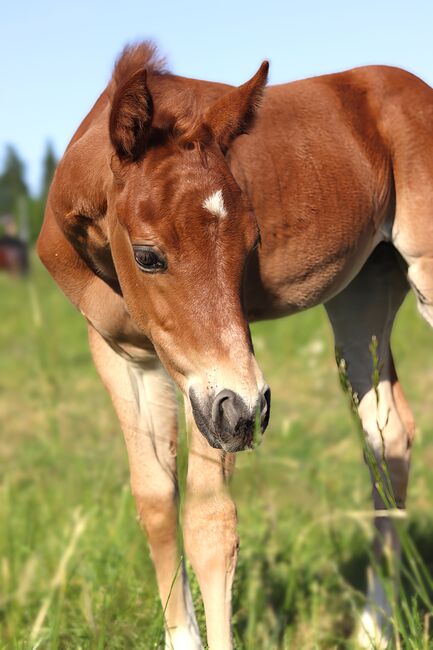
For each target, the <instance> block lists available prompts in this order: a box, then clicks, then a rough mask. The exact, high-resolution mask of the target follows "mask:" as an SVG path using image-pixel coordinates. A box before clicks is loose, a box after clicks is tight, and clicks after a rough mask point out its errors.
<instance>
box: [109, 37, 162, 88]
mask: <svg viewBox="0 0 433 650" xmlns="http://www.w3.org/2000/svg"><path fill="white" fill-rule="evenodd" d="M142 68H146V69H147V73H148V75H164V74H167V72H168V71H167V69H166V61H165V59H164V57H162V56H160V54H159V53H158V50H157V47H156V45H155V44H154V43H152V42H151V41H144V42H142V43H132V44H130V45H126V47H125V48H124V49H123V51H122V53H121V54H120V56H119V58H118V59H117V61H116V64H115V66H114V70H113V75H112V77H111V81H110V84H109V88H110V90H112V91H114V90H115V89H116V88H118V87H119V86H120V85H121V84H122V83H123V82H124V81H125V79H128V78H129V77H131V76H132V75H133V74H134V73H135V72H137V71H138V70H141V69H142Z"/></svg>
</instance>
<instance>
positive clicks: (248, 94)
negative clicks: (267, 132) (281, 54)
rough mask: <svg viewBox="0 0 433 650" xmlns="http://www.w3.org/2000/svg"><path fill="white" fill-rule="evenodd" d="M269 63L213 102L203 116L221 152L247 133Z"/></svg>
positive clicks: (252, 120)
mask: <svg viewBox="0 0 433 650" xmlns="http://www.w3.org/2000/svg"><path fill="white" fill-rule="evenodd" d="M268 70H269V62H268V61H263V63H262V65H261V66H260V68H259V69H258V70H257V72H256V74H255V75H254V77H252V78H251V79H250V80H249V81H247V82H246V83H244V84H242V86H239V87H238V88H234V89H233V90H230V91H229V92H228V93H226V94H225V95H223V96H222V97H221V98H220V99H217V101H216V102H214V103H213V104H212V105H211V106H210V107H209V108H208V109H207V111H206V112H205V115H204V123H205V126H206V127H207V128H208V129H210V131H211V133H212V134H213V136H214V138H215V140H216V141H217V142H218V144H219V146H220V147H221V149H222V151H223V152H226V151H227V149H228V148H229V146H230V145H231V143H232V142H233V140H234V139H235V138H237V136H238V135H241V134H242V133H247V132H248V130H249V129H250V128H251V126H252V125H253V122H254V118H255V115H256V111H257V108H258V106H259V104H260V100H261V98H262V95H263V91H264V88H265V85H266V81H267V79H268Z"/></svg>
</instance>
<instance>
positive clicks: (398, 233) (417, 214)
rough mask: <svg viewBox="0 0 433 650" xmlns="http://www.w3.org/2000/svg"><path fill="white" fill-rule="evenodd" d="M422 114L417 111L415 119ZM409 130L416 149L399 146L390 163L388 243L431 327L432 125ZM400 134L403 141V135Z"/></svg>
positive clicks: (432, 254)
mask: <svg viewBox="0 0 433 650" xmlns="http://www.w3.org/2000/svg"><path fill="white" fill-rule="evenodd" d="M422 114H423V112H422V111H421V110H420V112H419V115H420V116H421V115H422ZM426 114H427V113H426ZM429 114H430V115H431V111H430V113H429ZM412 127H413V129H414V131H413V135H412V137H415V138H418V139H419V146H417V147H414V146H413V142H407V143H406V142H402V143H400V149H401V153H400V154H399V151H400V149H399V148H397V151H396V153H395V156H394V158H395V160H394V161H393V169H394V179H395V188H396V197H397V201H396V213H395V218H394V223H393V226H392V233H391V239H392V243H393V244H394V246H395V248H396V249H397V250H398V251H399V253H400V254H401V256H402V257H403V259H404V260H405V262H406V263H407V265H408V280H409V283H410V285H411V287H412V289H413V290H414V292H415V294H416V297H417V302H418V309H419V311H420V313H421V314H422V315H423V316H424V318H425V320H426V321H427V322H428V323H429V324H430V325H431V326H432V327H433V157H432V147H433V140H432V136H431V133H432V125H431V121H430V120H429V122H428V124H427V125H426V126H425V125H424V124H421V125H420V124H413V125H412ZM417 128H418V132H417V131H416V129H417ZM403 134H404V135H403V136H402V137H406V135H405V132H404V131H403ZM415 141H416V140H415Z"/></svg>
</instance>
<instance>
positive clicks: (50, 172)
mask: <svg viewBox="0 0 433 650" xmlns="http://www.w3.org/2000/svg"><path fill="white" fill-rule="evenodd" d="M56 167H57V157H56V154H55V153H54V149H53V146H52V144H51V142H48V143H47V146H46V149H45V154H44V157H43V160H42V186H41V199H42V201H43V202H45V201H46V198H47V196H48V190H49V189H50V185H51V181H52V180H53V176H54V172H55V170H56Z"/></svg>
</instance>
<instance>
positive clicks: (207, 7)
mask: <svg viewBox="0 0 433 650" xmlns="http://www.w3.org/2000/svg"><path fill="white" fill-rule="evenodd" d="M0 34H1V37H0V61H1V66H0V163H1V162H2V158H3V154H4V150H5V146H6V144H13V145H14V146H15V147H16V148H17V149H18V151H19V153H20V155H21V157H22V158H23V159H24V160H25V162H26V166H27V179H28V182H29V184H30V186H31V188H32V190H33V191H37V189H38V186H39V183H40V174H41V159H42V156H43V152H44V150H45V147H46V143H47V142H48V141H50V142H52V144H53V145H54V149H55V151H56V153H57V155H59V156H60V155H61V154H62V153H63V151H64V149H65V147H66V145H67V143H68V141H69V139H70V137H71V136H72V134H73V132H74V131H75V130H76V128H77V127H78V125H79V123H80V121H81V120H82V118H83V117H84V116H85V115H86V113H87V112H88V111H89V109H90V108H91V106H92V104H93V102H94V101H95V99H96V98H97V96H98V95H99V93H100V92H101V91H102V89H103V88H104V87H105V85H106V83H107V81H108V79H109V77H110V72H111V69H112V66H113V63H114V61H115V59H116V57H117V55H118V54H119V52H120V51H121V50H122V48H123V46H124V45H125V44H126V43H128V42H134V41H137V40H143V39H148V38H151V39H153V40H154V41H155V42H156V43H157V45H158V46H159V49H160V52H161V53H162V54H163V55H164V56H166V59H167V62H168V65H169V68H170V69H171V70H172V71H173V72H175V73H178V74H182V75H185V76H190V77H197V78H203V79H210V80H215V81H224V82H227V83H232V84H236V85H238V84H241V83H243V82H244V81H246V80H247V79H248V78H249V77H250V76H251V75H252V74H253V73H254V72H255V71H256V69H257V68H258V66H259V64H260V62H261V61H262V60H263V59H265V58H266V59H269V60H270V62H271V69H270V83H271V84H272V83H282V82H286V81H291V80H294V79H300V78H303V77H307V76H313V75H317V74H322V73H327V72H334V71H338V70H343V69H345V68H350V67H354V66H358V65H365V64H377V63H383V64H388V65H398V66H401V67H404V68H406V69H408V70H410V71H412V72H415V73H416V74H418V75H419V76H420V77H422V78H423V79H424V80H425V81H427V82H429V83H430V84H432V85H433V0H410V1H409V0H362V1H358V0H322V1H321V0H304V1H301V0H296V1H295V0H285V1H283V0H261V1H260V2H259V1H257V0H238V1H237V0H217V1H215V2H209V1H207V2H206V0H177V1H176V0H153V2H149V1H148V0H141V1H140V0H123V1H122V2H120V1H119V0H103V1H101V0H96V1H92V0H69V2H65V1H64V2H61V0H57V1H56V2H54V1H52V0H31V1H30V0H2V3H1V9H0ZM432 128H433V125H432Z"/></svg>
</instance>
